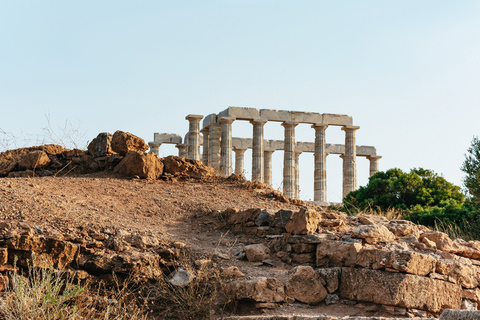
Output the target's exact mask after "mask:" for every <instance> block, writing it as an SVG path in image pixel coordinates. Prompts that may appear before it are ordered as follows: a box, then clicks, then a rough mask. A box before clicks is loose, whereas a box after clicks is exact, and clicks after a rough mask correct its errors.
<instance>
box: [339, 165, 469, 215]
mask: <svg viewBox="0 0 480 320" xmlns="http://www.w3.org/2000/svg"><path fill="white" fill-rule="evenodd" d="M463 201H464V195H463V194H462V193H461V192H460V187H458V186H455V185H453V184H451V183H450V182H448V181H447V180H445V178H443V177H442V176H439V175H437V174H436V173H434V172H433V171H431V170H426V169H423V168H418V169H412V170H411V171H410V172H408V173H407V172H403V171H402V170H400V169H398V168H394V169H390V170H387V171H385V172H381V171H379V172H377V173H375V174H374V175H373V176H371V177H370V178H369V181H368V184H367V185H366V186H365V187H360V188H359V189H358V190H356V191H353V192H350V193H349V194H348V195H347V196H346V197H345V199H344V200H343V203H344V206H343V209H344V210H345V211H347V212H349V211H352V210H357V209H361V210H363V209H367V208H372V209H374V210H377V209H379V210H382V211H386V210H388V209H391V208H394V209H400V210H403V211H411V210H414V209H415V208H416V209H415V210H417V211H418V210H419V209H420V208H427V207H439V208H443V207H448V208H460V207H461V205H462V204H463Z"/></svg>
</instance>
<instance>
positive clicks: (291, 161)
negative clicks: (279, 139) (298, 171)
mask: <svg viewBox="0 0 480 320" xmlns="http://www.w3.org/2000/svg"><path fill="white" fill-rule="evenodd" d="M282 126H283V127H284V128H285V139H284V143H285V146H284V149H283V150H284V153H283V194H284V195H285V196H286V197H288V198H293V197H295V127H296V126H297V123H294V122H283V123H282Z"/></svg>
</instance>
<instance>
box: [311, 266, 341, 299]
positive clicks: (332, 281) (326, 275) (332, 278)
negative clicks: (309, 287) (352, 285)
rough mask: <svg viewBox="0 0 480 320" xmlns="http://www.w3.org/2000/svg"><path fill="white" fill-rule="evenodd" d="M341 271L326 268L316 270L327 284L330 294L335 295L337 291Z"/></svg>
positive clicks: (339, 269)
mask: <svg viewBox="0 0 480 320" xmlns="http://www.w3.org/2000/svg"><path fill="white" fill-rule="evenodd" d="M341 271H342V269H341V268H325V269H317V270H316V272H318V274H319V275H320V276H321V277H322V278H323V280H325V282H326V283H327V285H326V288H327V290H328V293H334V292H335V291H337V289H338V285H339V279H340V273H341Z"/></svg>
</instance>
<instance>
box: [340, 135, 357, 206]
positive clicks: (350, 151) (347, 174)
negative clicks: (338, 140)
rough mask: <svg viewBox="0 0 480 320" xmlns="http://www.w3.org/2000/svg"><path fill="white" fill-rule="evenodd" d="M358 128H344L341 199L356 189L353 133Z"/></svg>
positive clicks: (355, 154) (355, 153) (355, 155)
mask: <svg viewBox="0 0 480 320" xmlns="http://www.w3.org/2000/svg"><path fill="white" fill-rule="evenodd" d="M359 128H360V127H357V126H344V127H342V130H343V131H345V154H344V156H345V157H344V159H343V197H345V196H346V195H347V194H349V193H350V192H351V191H354V190H356V189H357V162H356V158H357V147H356V145H355V131H357V130H358V129H359Z"/></svg>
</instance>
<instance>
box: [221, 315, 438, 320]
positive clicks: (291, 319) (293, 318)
mask: <svg viewBox="0 0 480 320" xmlns="http://www.w3.org/2000/svg"><path fill="white" fill-rule="evenodd" d="M221 319H222V320H255V319H261V320H412V319H422V320H438V319H437V318H385V317H357V316H348V317H334V316H323V315H321V316H302V315H274V316H269V315H256V316H232V317H227V318H221Z"/></svg>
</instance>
